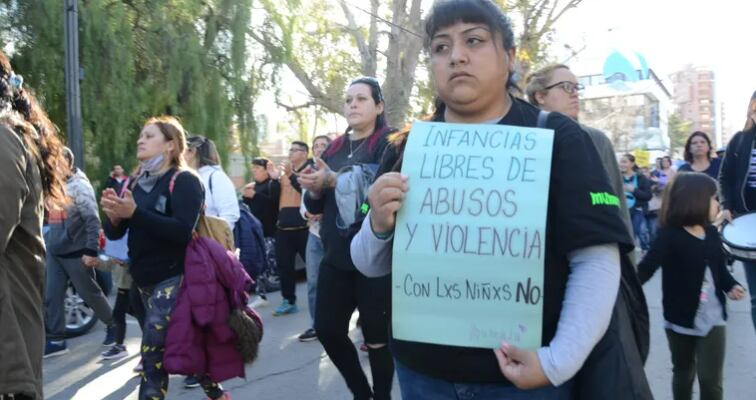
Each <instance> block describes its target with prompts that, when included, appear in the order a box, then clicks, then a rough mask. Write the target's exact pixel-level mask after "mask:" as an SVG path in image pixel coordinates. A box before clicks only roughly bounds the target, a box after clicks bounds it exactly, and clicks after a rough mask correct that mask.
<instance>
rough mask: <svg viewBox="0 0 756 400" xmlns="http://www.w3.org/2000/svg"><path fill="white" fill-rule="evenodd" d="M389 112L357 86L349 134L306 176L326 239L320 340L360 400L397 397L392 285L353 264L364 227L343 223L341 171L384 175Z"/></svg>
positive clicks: (347, 105)
mask: <svg viewBox="0 0 756 400" xmlns="http://www.w3.org/2000/svg"><path fill="white" fill-rule="evenodd" d="M384 106H385V105H384V100H383V93H382V92H381V87H380V85H379V84H378V81H377V80H376V79H375V78H370V77H363V78H358V79H355V80H354V81H352V83H351V84H350V85H349V87H348V88H347V91H346V99H345V102H344V117H345V118H346V119H347V122H348V123H349V128H348V129H347V132H346V133H345V134H343V135H341V136H339V137H338V138H336V139H335V140H334V141H333V142H331V144H330V146H329V147H328V148H327V149H326V151H325V153H324V154H323V156H322V158H319V159H317V160H316V165H315V167H316V168H317V170H312V169H311V170H309V171H305V173H302V174H300V176H299V182H300V183H301V185H302V187H303V188H304V189H307V194H306V196H305V206H306V207H307V211H308V212H309V213H311V214H322V215H323V216H322V219H321V225H320V226H321V227H320V238H321V240H322V242H323V251H324V255H323V260H322V262H321V264H320V275H319V276H318V289H317V295H316V298H317V300H316V301H317V305H316V307H315V332H316V334H317V335H318V339H320V342H321V343H322V344H323V347H324V348H325V350H326V353H327V354H328V356H329V357H330V358H331V361H333V363H334V364H335V365H336V368H338V370H339V372H341V375H342V376H343V377H344V380H345V381H346V384H347V386H348V387H349V389H350V390H351V391H352V393H353V394H354V398H355V399H389V398H390V396H391V385H392V382H393V377H394V363H393V360H392V359H391V354H390V353H389V350H388V346H387V344H388V324H389V319H388V308H389V289H390V283H391V282H390V280H389V279H388V278H387V277H381V278H367V277H366V276H364V275H363V274H361V273H360V272H359V271H357V269H355V267H354V264H353V263H352V259H351V256H350V254H349V242H350V240H351V237H352V236H353V234H354V232H355V231H356V229H357V228H359V224H355V225H356V228H355V229H352V227H351V226H349V225H350V224H348V223H346V224H345V219H344V218H342V216H341V215H340V211H339V209H340V208H339V205H338V204H339V202H343V201H344V197H340V195H337V190H336V188H337V177H338V176H337V171H343V170H345V169H349V168H350V167H354V166H357V165H359V166H361V167H364V168H368V169H369V168H374V169H377V166H378V164H379V163H380V161H381V156H382V154H383V151H384V149H385V148H386V145H387V143H388V142H387V140H386V136H387V135H388V133H389V132H390V128H388V127H387V126H386V120H385V116H384V113H383V111H384ZM371 165H372V166H373V167H370V166H371ZM358 202H359V200H358ZM348 217H349V216H347V219H348ZM345 225H346V226H345ZM355 308H357V309H358V310H359V311H360V318H361V319H362V332H363V334H364V335H365V343H366V345H367V348H368V355H369V357H370V369H371V371H372V374H373V387H372V388H371V387H370V385H369V384H368V380H367V378H366V377H365V373H364V372H363V371H362V366H361V365H360V360H359V358H358V356H357V351H356V349H355V347H354V344H353V343H352V341H351V340H350V339H349V320H350V319H351V316H352V313H353V312H354V309H355Z"/></svg>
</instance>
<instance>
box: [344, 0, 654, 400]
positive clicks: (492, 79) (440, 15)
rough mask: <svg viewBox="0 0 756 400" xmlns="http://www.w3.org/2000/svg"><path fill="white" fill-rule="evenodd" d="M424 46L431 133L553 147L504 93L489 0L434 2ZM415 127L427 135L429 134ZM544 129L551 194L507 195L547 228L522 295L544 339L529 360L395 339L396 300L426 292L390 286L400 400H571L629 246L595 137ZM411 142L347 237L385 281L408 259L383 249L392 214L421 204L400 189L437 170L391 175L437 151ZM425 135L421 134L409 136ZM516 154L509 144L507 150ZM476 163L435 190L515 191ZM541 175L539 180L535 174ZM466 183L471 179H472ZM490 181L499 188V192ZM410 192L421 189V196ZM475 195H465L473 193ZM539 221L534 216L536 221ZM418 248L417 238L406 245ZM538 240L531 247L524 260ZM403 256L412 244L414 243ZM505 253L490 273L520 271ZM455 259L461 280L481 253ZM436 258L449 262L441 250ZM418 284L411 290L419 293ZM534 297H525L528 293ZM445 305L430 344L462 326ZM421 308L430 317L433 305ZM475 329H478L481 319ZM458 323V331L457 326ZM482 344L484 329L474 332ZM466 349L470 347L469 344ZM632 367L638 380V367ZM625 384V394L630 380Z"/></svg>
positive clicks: (503, 60)
mask: <svg viewBox="0 0 756 400" xmlns="http://www.w3.org/2000/svg"><path fill="white" fill-rule="evenodd" d="M425 48H426V50H427V51H429V53H430V65H431V71H432V74H433V79H434V83H435V85H434V86H435V88H436V90H437V96H438V101H437V103H436V106H437V108H436V111H435V113H434V115H433V116H432V121H433V122H434V124H433V126H435V127H437V128H438V129H441V130H444V129H445V128H444V127H445V126H451V125H444V124H442V123H444V122H446V123H454V125H453V126H454V128H453V129H454V130H452V128H449V130H448V132H452V131H454V132H459V131H462V130H463V129H462V128H463V127H464V126H463V124H469V131H470V132H476V134H477V133H480V132H485V131H488V132H492V130H491V129H489V128H486V127H484V126H483V125H482V124H499V125H509V126H508V127H502V129H501V131H509V132H513V131H517V132H522V133H523V134H524V135H525V137H526V138H530V139H533V138H532V137H530V136H528V135H529V134H532V133H533V132H535V134H537V135H543V137H544V138H549V140H551V138H552V136H551V133H549V134H546V133H540V132H546V131H535V130H533V129H530V128H532V127H535V126H537V125H539V124H538V119H539V110H538V109H537V108H535V107H533V106H532V105H529V104H528V103H526V102H524V101H522V100H520V99H517V98H515V97H513V96H511V95H510V94H509V93H508V91H507V90H506V89H509V88H512V87H514V83H513V80H512V73H513V71H514V66H515V48H514V34H513V32H512V27H511V23H510V21H509V18H508V17H507V16H506V15H504V14H503V13H502V12H501V10H500V9H499V8H498V7H497V6H496V5H495V4H494V3H493V2H492V1H490V0H441V1H436V3H435V4H434V6H433V8H432V9H431V11H430V14H429V15H428V16H427V19H426V40H425ZM415 125H416V126H417V125H419V124H415ZM424 126H426V127H427V126H428V124H426V125H424ZM545 126H546V128H548V129H550V130H553V147H550V148H549V149H550V150H551V157H550V161H551V166H550V168H544V167H542V166H539V165H531V166H530V167H529V168H530V169H531V170H532V171H534V172H533V174H534V175H533V176H536V175H538V174H540V173H542V172H543V175H544V176H545V180H546V181H547V183H548V185H549V186H548V187H549V190H548V191H542V192H535V193H533V192H530V193H521V192H517V193H515V194H514V196H511V197H507V196H504V198H505V199H508V200H509V201H511V202H512V203H514V204H515V205H516V207H517V210H519V211H517V213H527V214H533V215H536V216H538V215H540V218H543V220H545V233H544V235H543V240H544V243H545V244H544V247H543V257H544V258H543V259H542V260H541V266H542V272H543V287H542V294H543V295H542V297H540V299H539V298H538V297H539V296H532V297H531V300H535V301H538V302H542V312H540V311H539V313H540V314H542V316H541V315H540V314H537V315H536V318H540V320H541V322H542V324H539V325H540V326H541V327H542V329H541V334H540V335H539V336H538V337H537V338H536V339H535V340H536V341H537V342H538V344H537V345H536V346H534V347H533V348H532V349H527V350H526V349H523V348H519V347H516V346H515V345H513V344H511V342H500V341H497V342H496V344H495V345H494V346H491V347H488V348H485V346H479V345H475V344H474V343H471V344H469V345H449V344H448V343H442V342H441V341H440V340H439V341H434V340H433V338H432V334H428V336H427V337H425V338H422V339H417V340H407V339H401V338H398V337H397V332H398V328H400V326H399V324H400V323H403V322H407V321H406V320H404V321H400V320H397V319H396V313H397V312H398V311H400V310H398V309H397V300H398V297H399V296H402V295H404V294H406V293H409V294H411V295H416V294H417V295H419V296H422V295H423V294H424V292H423V286H422V283H419V282H417V281H414V283H417V284H418V285H420V286H412V287H411V288H410V290H409V291H408V290H407V287H406V286H403V283H404V282H402V281H401V280H400V281H399V282H397V280H396V276H394V282H393V283H392V289H391V290H392V296H393V304H394V308H393V313H394V316H393V317H394V321H393V324H392V338H391V340H392V341H391V350H392V353H393V355H394V357H395V360H396V369H397V375H398V377H399V383H400V386H401V391H402V398H404V399H405V400H412V399H457V398H460V397H462V396H464V397H465V398H475V399H476V400H478V399H569V398H572V397H573V396H574V392H573V389H575V388H573V384H572V379H573V377H574V376H575V375H576V374H577V373H578V372H579V370H580V369H581V367H582V366H583V364H584V363H585V362H586V359H587V358H588V356H589V354H590V353H591V351H592V349H593V348H594V346H595V345H596V343H598V342H599V340H600V339H601V338H602V337H603V336H604V333H605V332H606V330H607V327H608V326H609V323H610V319H612V310H613V307H614V305H615V299H616V298H617V293H618V286H619V280H620V247H621V249H622V251H629V249H631V248H632V241H631V239H630V237H629V235H628V233H627V230H626V228H625V226H624V224H623V222H622V219H621V217H620V212H619V210H620V209H619V199H617V197H616V196H614V195H613V194H612V193H613V191H612V187H611V185H610V183H609V181H608V178H607V175H606V174H598V173H595V171H597V170H600V169H602V168H603V167H602V165H601V160H600V158H599V155H598V153H597V152H596V149H595V147H594V146H593V144H592V142H591V139H590V137H589V136H588V135H586V134H585V132H584V131H583V130H582V129H581V128H580V126H579V125H578V124H577V123H576V122H575V121H573V120H572V119H570V118H568V117H566V116H564V115H562V114H558V113H551V114H550V115H548V116H547V118H546V120H545ZM517 127H524V128H527V129H522V128H517ZM411 132H412V133H410V132H407V131H405V132H402V133H399V134H396V135H394V136H392V137H391V141H392V143H393V146H390V147H389V149H391V150H393V151H391V152H390V151H389V150H387V152H386V154H385V155H384V159H383V162H382V165H381V169H380V170H379V174H380V173H381V172H385V173H383V174H382V175H381V176H380V177H379V178H378V179H377V180H376V182H375V183H374V184H373V186H372V187H371V189H370V194H369V200H370V204H371V211H370V213H369V214H368V215H369V217H368V218H365V220H364V221H363V225H362V229H361V230H360V232H359V233H358V234H357V235H356V236H355V238H354V239H353V241H352V245H351V248H352V251H351V254H352V258H353V261H354V264H355V266H357V268H358V269H359V270H360V271H361V272H362V273H363V274H365V275H367V276H375V277H378V276H387V275H389V274H390V273H391V271H392V268H394V269H395V268H396V266H397V265H399V264H400V263H402V262H403V260H401V259H400V258H402V257H403V256H404V255H405V254H409V253H408V252H403V250H405V246H406V245H407V243H406V242H400V245H399V246H397V247H395V248H394V250H393V252H392V245H393V238H394V235H395V234H396V235H397V237H398V236H400V235H401V234H403V233H406V231H407V230H408V229H407V228H408V226H407V227H405V224H404V222H405V221H403V220H401V219H400V222H401V223H402V225H401V226H399V225H398V223H397V218H403V219H408V218H411V217H413V216H416V215H417V214H422V213H423V212H425V211H423V209H424V207H425V205H424V204H420V203H422V202H423V201H424V200H423V195H420V196H419V197H420V199H419V200H417V201H416V202H413V203H410V202H407V201H406V200H407V199H408V196H411V193H410V192H409V189H410V187H416V186H419V184H421V183H423V184H425V183H427V182H424V179H427V178H426V177H427V176H433V177H439V176H441V174H440V173H437V172H438V171H434V172H432V173H430V172H429V173H426V174H425V176H423V174H420V173H418V174H417V175H413V176H407V175H404V174H402V173H400V172H399V171H400V170H401V169H402V165H403V164H404V166H406V167H409V166H410V164H413V165H417V164H418V163H419V162H420V161H418V159H419V160H423V159H424V156H425V155H432V154H433V153H432V152H431V151H430V150H433V149H430V150H429V151H428V153H427V154H426V153H425V151H424V150H423V143H422V142H424V141H425V139H424V137H423V136H415V139H413V138H412V136H413V135H415V132H416V131H415V129H414V128H413V129H412V131H411ZM423 133H425V132H418V133H417V134H418V135H422V134H423ZM491 135H492V136H493V135H494V133H492V134H491ZM459 137H464V135H462V136H459V135H458V136H457V138H459ZM534 140H535V142H536V143H537V142H539V141H541V140H542V139H541V138H539V137H535V139H534ZM544 140H545V139H544ZM418 141H419V142H420V143H419V144H418ZM450 141H451V142H453V143H452V145H450V146H448V147H446V148H445V150H444V151H452V150H451V149H453V148H454V147H459V146H458V145H457V144H458V142H460V141H458V140H456V139H455V140H450ZM441 142H443V140H442V141H441ZM499 143H502V142H501V141H500V140H498V139H496V140H489V141H479V145H478V147H479V148H482V147H484V146H485V145H487V144H488V145H492V146H493V145H496V144H499ZM526 143H527V141H524V142H521V144H522V146H523V147H522V150H513V151H515V152H518V151H521V152H523V153H524V152H525V151H527V150H528V145H527V144H526ZM512 148H514V145H512V146H510V148H509V150H507V151H510V150H512ZM499 158H503V156H501V157H499ZM472 160H473V157H469V158H468V161H470V162H472ZM475 160H478V161H480V160H482V162H481V165H482V167H480V168H477V167H475V168H472V169H471V168H465V169H464V173H463V175H464V176H456V177H454V178H453V179H452V180H446V181H443V183H444V184H445V185H446V187H447V188H448V189H449V190H453V189H454V188H455V187H459V186H464V185H466V184H468V183H469V182H467V181H472V180H475V182H478V183H476V184H480V182H482V180H481V178H482V179H483V180H484V179H486V178H489V180H496V181H494V185H499V190H500V191H501V192H505V191H506V190H507V189H506V188H507V187H509V186H510V184H511V182H510V181H509V178H510V175H509V173H508V172H511V169H510V170H505V171H501V170H497V169H496V168H493V169H489V168H487V166H488V167H490V166H492V165H498V164H497V163H498V162H499V160H498V159H494V160H493V161H492V162H490V163H488V165H487V163H486V162H485V158H482V159H480V158H477V159H475ZM464 163H465V162H463V163H462V164H463V165H464ZM439 164H441V162H439ZM539 168H540V170H539ZM544 169H545V170H546V171H543V170H544ZM471 171H473V172H472V173H471ZM475 173H477V174H478V175H479V176H472V174H475ZM447 175H448V174H447ZM444 176H446V175H444ZM475 178H478V179H477V180H476V179H475ZM522 178H523V179H522V181H526V180H527V179H525V175H524V174H523V175H522ZM499 181H500V184H498V183H496V182H499ZM414 191H415V192H417V190H416V189H414ZM546 193H548V196H547V197H548V198H547V199H546V201H544V202H543V208H542V209H537V210H534V209H532V208H531V209H529V207H533V206H532V205H531V204H530V202H531V201H532V202H541V201H542V200H543V196H544V195H546ZM415 194H417V193H415ZM470 198H471V199H472V196H470ZM473 203H474V202H473ZM403 208H404V209H405V210H403V211H406V212H402V213H399V217H397V212H398V211H400V210H402V209H403ZM470 209H472V210H473V211H470V213H471V216H470V218H469V219H468V220H469V221H471V222H470V224H471V225H472V224H474V223H477V222H479V221H480V220H481V219H490V222H483V223H490V224H494V225H506V224H507V223H508V221H509V220H508V219H506V218H509V214H512V213H509V214H507V213H508V211H507V210H504V211H502V214H504V215H505V216H506V217H498V216H497V217H489V216H488V215H485V216H484V217H481V216H478V217H475V216H474V214H475V213H476V212H477V209H476V207H474V206H470V207H469V208H468V210H470ZM437 210H438V208H437V207H434V208H433V211H432V212H435V211H437ZM444 210H445V209H444ZM510 210H511V209H510ZM444 218H448V219H451V216H449V215H448V214H447V215H445V216H444ZM535 219H538V217H534V218H533V220H535ZM395 228H396V231H395ZM416 229H423V227H422V226H420V227H419V228H417V227H416ZM426 229H427V228H426ZM427 230H429V229H427ZM479 231H482V230H481V229H475V230H472V229H471V230H470V231H469V232H471V233H472V232H476V234H477V232H479ZM488 232H490V231H488ZM531 234H532V232H531ZM417 235H419V234H416V236H417ZM434 235H435V232H434ZM520 237H522V236H520ZM421 239H423V238H414V239H412V240H421ZM432 240H435V237H434V238H432V239H427V238H426V242H428V241H430V242H431V243H432ZM531 240H532V235H531ZM482 243H483V241H478V243H477V246H478V248H481V249H483V248H484V247H486V246H488V245H484V244H482ZM518 243H519V242H518ZM533 243H534V242H530V243H529V248H530V249H531V250H532V248H533V246H534V244H533ZM407 247H408V248H409V247H411V243H410V246H407ZM429 247H430V248H428V249H425V251H426V253H427V257H426V258H427V261H425V260H424V257H425V256H424V255H421V257H417V255H416V254H413V256H415V259H417V260H419V261H418V262H417V263H416V265H413V266H412V270H413V273H414V272H415V271H416V272H417V275H418V276H419V275H421V274H422V273H423V272H424V271H427V270H434V269H438V267H439V266H438V265H435V264H434V263H436V260H438V257H439V252H438V248H437V250H436V254H434V252H433V249H432V244H431V246H429ZM485 251H486V252H487V250H485ZM495 251H496V250H495ZM495 251H494V252H495ZM508 251H509V254H508V255H500V257H499V258H498V259H497V260H496V261H495V262H494V265H495V266H497V267H500V270H501V273H502V274H507V273H508V271H507V270H508V269H510V267H512V266H513V265H514V264H515V262H518V263H521V261H522V260H515V257H514V256H512V253H513V252H512V246H510V248H509V250H508ZM518 251H519V250H518ZM539 251H540V250H539ZM464 252H465V253H466V254H463V258H462V260H463V261H462V262H460V265H458V266H457V275H461V276H463V277H464V275H465V274H466V273H468V271H469V270H470V266H469V265H468V264H467V261H470V263H473V262H476V261H478V258H477V257H480V255H481V254H482V253H480V252H479V253H478V254H470V253H467V252H468V249H467V247H466V248H465V250H464ZM468 254H469V255H468ZM517 254H521V253H519V252H518V253H517ZM532 254H533V253H532V252H530V253H529V255H532ZM442 257H449V256H448V255H446V254H444V255H442ZM454 257H455V259H458V257H459V254H455V255H454ZM464 257H467V258H464ZM431 260H433V261H431ZM424 261H425V262H424ZM490 266H491V265H490V264H489V265H488V267H489V268H487V269H488V270H489V271H488V273H489V274H490V270H491V268H490ZM494 272H496V271H494ZM396 274H397V270H395V271H394V275H396ZM449 279H451V278H449ZM464 280H468V281H469V279H463V281H464ZM405 282H406V280H405ZM414 283H413V285H414ZM397 285H398V286H399V287H398V288H397ZM441 286H443V288H441ZM505 286H506V285H505ZM415 288H419V290H418V291H414V289H415ZM438 289H443V290H441V292H440V295H441V296H445V295H448V296H449V297H451V298H458V297H464V296H469V294H466V292H467V291H468V290H467V289H464V288H463V289H462V290H461V291H460V292H459V293H457V292H455V290H454V284H448V285H447V284H444V285H438V286H435V287H434V288H433V292H432V293H433V294H432V296H436V295H437V292H436V290H438ZM447 289H448V290H447ZM508 290H509V293H510V294H511V295H512V296H514V295H515V289H514V287H510V288H509V289H508ZM492 294H493V296H494V298H499V297H501V298H503V299H506V298H507V297H508V293H507V288H506V287H504V286H502V287H501V288H497V290H495V291H494V292H492ZM530 294H531V295H533V294H534V292H530ZM510 298H511V297H510ZM597 300H598V301H597ZM497 301H498V300H497ZM444 304H449V307H448V310H444V309H443V308H442V310H444V311H443V313H438V314H436V315H434V317H438V318H439V319H443V320H444V321H449V319H448V318H452V321H450V323H448V324H445V325H441V324H439V325H437V327H438V329H437V330H438V331H439V332H437V335H438V336H439V337H440V336H443V335H444V334H445V332H443V331H448V330H454V329H458V328H459V326H455V323H454V322H453V319H454V318H458V319H459V320H466V319H468V318H469V316H468V315H464V314H465V313H464V312H461V313H456V314H454V315H449V314H452V311H450V310H452V309H453V307H454V304H453V302H452V301H447V302H446V303H444ZM498 304H501V310H502V311H501V314H499V315H494V314H491V315H490V316H489V317H490V318H498V319H501V317H502V315H504V318H506V316H507V315H509V314H507V311H506V310H505V307H511V304H507V305H505V303H504V302H501V303H498ZM437 309H438V307H437V308H436V310H437ZM471 311H472V310H471ZM427 312H430V313H434V312H435V311H434V309H430V310H428V311H427ZM470 314H472V312H471V313H470ZM415 317H417V318H422V317H424V315H423V312H418V313H416V314H415ZM444 318H447V319H444ZM486 318H488V317H486ZM486 318H481V319H486ZM480 322H481V325H482V324H484V323H485V322H486V321H480ZM508 322H509V324H510V325H514V326H515V327H516V326H517V324H518V321H508ZM459 324H461V323H457V325H459ZM485 334H487V332H483V333H482V335H485ZM518 335H519V333H518ZM470 336H473V335H470ZM496 337H497V338H498V337H499V336H498V335H496ZM462 339H463V340H464V339H465V338H462ZM469 340H470V341H471V342H472V341H473V339H472V338H471V339H469ZM497 340H498V339H497ZM492 347H496V348H495V350H492ZM640 368H641V373H642V367H640ZM607 373H609V374H612V373H613V372H612V371H607ZM627 387H629V388H630V389H633V387H632V385H630V384H628V385H627ZM628 392H632V390H628Z"/></svg>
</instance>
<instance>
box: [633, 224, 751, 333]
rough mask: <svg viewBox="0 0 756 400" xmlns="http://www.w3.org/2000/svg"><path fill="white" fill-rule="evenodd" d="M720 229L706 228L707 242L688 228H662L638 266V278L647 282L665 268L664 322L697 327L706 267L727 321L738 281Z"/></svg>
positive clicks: (663, 284) (663, 277)
mask: <svg viewBox="0 0 756 400" xmlns="http://www.w3.org/2000/svg"><path fill="white" fill-rule="evenodd" d="M726 261H727V259H726V256H725V253H724V250H723V249H722V241H721V240H720V239H719V233H718V232H717V228H715V227H714V226H713V225H709V226H707V227H706V239H704V240H703V241H702V240H701V239H699V238H697V237H695V236H693V235H691V234H690V233H688V231H686V230H685V229H684V228H669V227H668V228H661V229H659V231H658V236H657V238H656V240H654V243H653V244H652V245H651V249H650V250H649V251H648V253H647V254H646V256H645V257H643V261H641V262H640V264H638V277H639V278H640V280H641V282H642V283H646V282H647V281H648V280H649V279H651V277H652V276H653V275H654V273H655V272H656V270H657V269H658V268H659V267H662V294H663V297H662V305H663V307H664V319H665V320H667V321H669V322H671V323H673V324H675V325H679V326H684V327H686V328H694V326H693V325H694V321H695V318H696V311H697V310H698V303H699V297H700V295H701V283H702V282H703V278H704V272H705V271H706V266H709V268H710V269H711V275H712V277H713V278H714V286H715V287H716V289H717V298H718V299H719V301H720V303H721V304H722V312H723V314H724V317H725V319H727V308H726V307H725V304H726V302H727V300H726V298H725V293H726V292H729V291H730V289H732V287H733V286H735V285H737V284H738V282H737V281H735V278H733V277H732V275H730V272H729V271H728V270H727V266H726Z"/></svg>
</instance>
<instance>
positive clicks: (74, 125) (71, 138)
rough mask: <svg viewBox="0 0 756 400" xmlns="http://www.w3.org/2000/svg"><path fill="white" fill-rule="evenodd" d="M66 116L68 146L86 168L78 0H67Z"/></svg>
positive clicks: (76, 159)
mask: <svg viewBox="0 0 756 400" xmlns="http://www.w3.org/2000/svg"><path fill="white" fill-rule="evenodd" d="M65 40H66V44H65V46H64V47H65V55H66V117H67V125H68V146H69V147H70V148H71V151H72V152H73V154H74V159H75V163H76V166H77V167H78V168H80V169H82V170H83V169H84V138H83V137H82V130H81V92H80V91H79V10H78V0H65Z"/></svg>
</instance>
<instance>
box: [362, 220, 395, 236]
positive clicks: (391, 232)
mask: <svg viewBox="0 0 756 400" xmlns="http://www.w3.org/2000/svg"><path fill="white" fill-rule="evenodd" d="M368 218H369V217H368ZM368 222H369V224H368V225H370V232H372V233H373V236H375V237H376V238H378V239H380V240H388V239H390V238H391V237H392V236H394V231H393V230H390V231H388V232H383V233H378V232H376V231H375V229H373V220H372V219H371V220H370V221H368Z"/></svg>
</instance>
